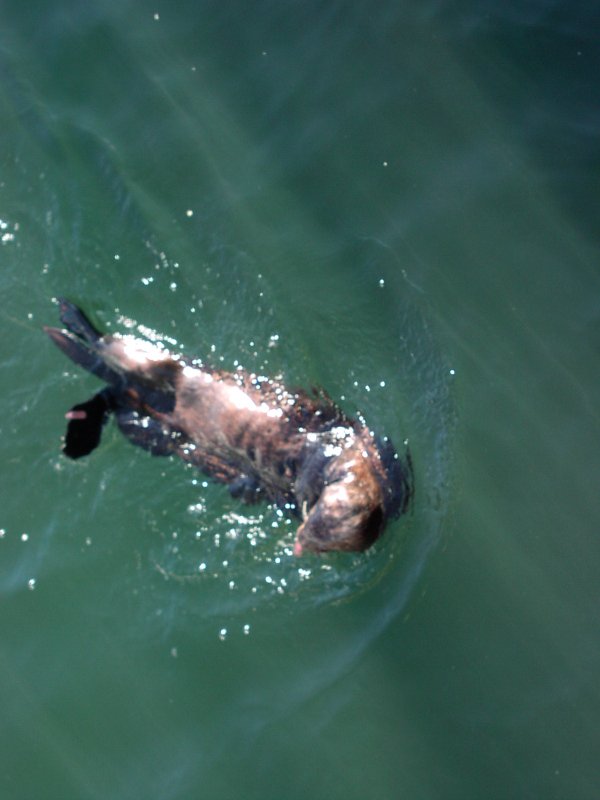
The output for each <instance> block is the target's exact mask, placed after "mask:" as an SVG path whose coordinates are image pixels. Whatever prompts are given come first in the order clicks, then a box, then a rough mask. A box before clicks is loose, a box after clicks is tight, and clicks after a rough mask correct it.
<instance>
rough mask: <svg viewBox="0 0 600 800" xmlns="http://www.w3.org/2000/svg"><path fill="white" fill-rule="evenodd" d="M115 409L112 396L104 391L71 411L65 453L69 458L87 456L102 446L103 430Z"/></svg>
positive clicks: (68, 414)
mask: <svg viewBox="0 0 600 800" xmlns="http://www.w3.org/2000/svg"><path fill="white" fill-rule="evenodd" d="M112 408H113V403H112V396H111V394H110V392H109V391H108V390H106V389H104V390H103V391H102V392H99V393H98V394H96V395H94V397H92V398H91V399H90V400H87V401H86V402H85V403H79V404H78V405H76V406H73V408H72V409H71V410H70V411H67V413H66V415H65V416H66V418H67V419H68V420H69V424H68V425H67V433H66V437H65V446H64V447H63V453H64V454H65V455H66V456H68V457H69V458H81V457H82V456H87V455H88V454H89V453H91V452H92V450H95V449H96V447H98V445H99V444H100V437H101V435H102V428H103V427H104V424H105V423H106V421H107V420H108V415H109V413H110V411H111V410H112Z"/></svg>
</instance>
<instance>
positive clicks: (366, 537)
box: [294, 472, 385, 556]
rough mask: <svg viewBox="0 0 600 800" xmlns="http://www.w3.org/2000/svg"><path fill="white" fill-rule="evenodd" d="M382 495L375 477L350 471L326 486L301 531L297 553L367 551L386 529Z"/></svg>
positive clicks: (295, 547)
mask: <svg viewBox="0 0 600 800" xmlns="http://www.w3.org/2000/svg"><path fill="white" fill-rule="evenodd" d="M384 522H385V519H384V513H383V502H382V493H381V489H380V487H379V484H378V483H377V481H376V480H375V478H374V476H370V478H369V479H366V478H365V477H363V479H362V480H359V478H358V475H357V474H355V473H353V472H350V473H348V474H347V475H346V477H345V478H344V479H343V480H340V481H337V482H335V483H330V484H329V485H327V486H325V488H324V489H323V491H322V493H321V496H320V497H319V499H318V501H317V503H316V504H315V505H314V506H313V507H312V508H311V510H310V512H309V514H308V516H307V517H306V519H305V520H304V522H303V523H302V525H301V526H300V527H299V528H298V533H297V536H296V543H295V546H294V554H295V555H297V556H300V555H302V554H303V553H305V552H318V553H323V552H327V551H330V550H346V551H353V550H354V551H360V550H366V549H367V548H368V547H370V546H371V545H372V544H373V542H375V540H376V539H377V538H378V537H379V535H380V533H381V532H382V530H383V527H384Z"/></svg>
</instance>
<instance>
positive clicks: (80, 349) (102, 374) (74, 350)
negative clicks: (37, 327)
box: [44, 326, 119, 384]
mask: <svg viewBox="0 0 600 800" xmlns="http://www.w3.org/2000/svg"><path fill="white" fill-rule="evenodd" d="M44 331H45V332H46V333H47V334H48V336H49V337H50V338H51V339H52V341H53V342H54V344H55V345H56V346H57V347H58V348H59V349H60V350H62V351H63V353H64V354H65V355H66V356H68V357H69V358H70V359H71V361H74V362H75V363H76V364H79V366H81V367H84V369H87V370H88V371H89V372H91V373H93V374H94V375H96V376H97V377H98V378H100V379H101V380H103V381H106V383H112V384H117V383H118V382H119V374H118V373H117V372H116V371H115V370H114V369H111V368H110V367H108V366H107V365H106V364H105V362H104V360H103V358H102V357H101V356H100V354H99V353H98V352H97V351H96V350H94V349H92V348H90V347H88V346H87V345H86V344H85V343H84V342H82V340H81V339H78V338H77V336H74V335H73V334H72V333H69V331H60V330H59V329H58V328H49V327H48V326H44Z"/></svg>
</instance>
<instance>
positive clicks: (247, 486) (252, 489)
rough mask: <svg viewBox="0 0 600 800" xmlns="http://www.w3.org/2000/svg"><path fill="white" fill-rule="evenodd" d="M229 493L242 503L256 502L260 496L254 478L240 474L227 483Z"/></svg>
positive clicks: (258, 487)
mask: <svg viewBox="0 0 600 800" xmlns="http://www.w3.org/2000/svg"><path fill="white" fill-rule="evenodd" d="M229 493H230V494H231V496H232V497H235V498H237V499H239V500H242V501H243V502H244V503H256V502H258V500H259V498H260V493H261V489H260V486H259V484H258V481H257V480H256V478H253V477H251V476H250V475H240V476H239V478H236V479H235V480H233V481H231V483H230V484H229Z"/></svg>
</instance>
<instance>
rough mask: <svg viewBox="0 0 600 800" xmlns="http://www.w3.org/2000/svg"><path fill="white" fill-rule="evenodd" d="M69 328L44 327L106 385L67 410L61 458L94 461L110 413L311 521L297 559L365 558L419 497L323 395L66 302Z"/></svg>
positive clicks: (383, 446)
mask: <svg viewBox="0 0 600 800" xmlns="http://www.w3.org/2000/svg"><path fill="white" fill-rule="evenodd" d="M58 302H59V307H60V318H61V321H62V323H63V324H64V325H65V327H66V330H59V329H58V328H51V327H45V328H44V330H45V332H46V333H47V334H48V336H49V337H50V338H51V339H52V341H53V342H54V343H55V344H56V345H57V346H58V347H59V348H60V349H61V350H62V351H63V352H64V353H65V354H66V355H67V356H69V358H71V359H72V360H73V361H74V362H75V363H77V364H79V365H81V366H82V367H85V368H86V369H87V370H89V371H90V372H92V373H93V374H94V375H96V376H97V377H98V378H100V379H101V380H102V381H104V382H105V383H106V384H107V386H106V387H105V388H104V389H102V390H101V391H100V392H98V394H96V395H94V397H92V398H91V399H90V400H88V401H86V402H85V403H80V404H78V405H76V406H74V407H73V408H72V409H71V410H70V411H68V412H67V414H66V418H67V419H68V425H67V433H66V438H65V444H64V448H63V452H64V453H65V454H66V455H67V456H69V457H70V458H80V457H81V456H85V455H87V454H88V453H90V452H91V451H92V450H94V448H95V447H96V446H97V445H98V444H99V442H100V435H101V432H102V428H103V426H104V424H105V423H106V422H107V420H108V418H109V416H110V415H111V414H112V415H114V417H115V419H116V421H117V425H118V426H119V428H120V429H121V431H122V432H123V434H124V435H125V436H126V437H127V438H128V439H129V440H130V441H131V442H133V443H134V444H136V445H139V446H140V447H143V448H144V449H146V450H149V451H150V452H151V453H153V454H154V455H176V456H179V457H180V458H181V459H183V461H186V462H189V463H191V464H193V465H195V466H196V467H198V468H199V469H201V470H202V471H203V472H204V473H206V474H208V475H210V476H211V477H212V478H214V479H215V480H217V481H220V482H221V483H225V484H227V485H228V487H229V491H230V492H231V494H232V495H233V496H234V497H239V498H241V499H242V500H243V501H245V502H248V503H253V502H257V501H258V500H260V499H265V500H267V501H268V502H271V503H275V504H277V505H279V506H284V507H285V508H287V509H290V510H291V511H292V513H295V514H297V515H298V516H301V518H302V522H301V524H300V526H299V527H298V531H297V534H296V540H295V545H294V553H295V554H296V555H298V556H299V555H302V553H304V552H306V551H312V552H324V551H328V550H365V549H366V548H368V547H369V546H370V545H372V544H373V542H374V541H375V540H376V539H377V538H378V537H379V535H380V534H381V532H382V531H383V528H384V526H385V524H386V522H387V520H388V519H389V518H390V517H392V516H398V515H400V514H401V513H403V512H404V511H405V510H406V508H407V506H408V503H409V500H410V497H411V495H412V469H411V464H410V457H409V456H408V455H407V458H406V459H401V458H399V457H398V455H397V454H396V453H395V451H394V448H393V446H392V444H391V442H390V441H389V440H387V439H383V440H382V439H379V438H377V437H376V436H375V435H374V434H373V433H372V432H371V431H370V430H369V428H368V427H367V426H366V425H365V424H364V422H363V421H362V420H356V419H351V418H349V417H347V416H346V415H345V414H344V413H343V412H342V411H341V410H340V409H339V408H338V406H337V405H336V404H335V403H334V402H333V401H332V400H331V399H330V398H329V396H328V395H327V394H326V393H325V392H322V391H319V392H317V391H315V390H313V392H312V393H309V392H306V391H303V390H295V391H292V390H290V389H288V388H286V387H285V386H284V385H283V383H281V382H280V381H279V380H276V379H271V378H268V377H265V376H262V375H256V374H254V373H251V372H246V371H244V370H242V369H238V370H236V371H235V372H233V373H230V372H225V371H223V370H218V369H214V368H212V367H210V366H207V365H206V364H204V363H203V362H201V361H200V360H198V359H193V360H192V359H188V358H186V357H184V356H182V355H179V354H176V353H170V352H169V351H168V350H167V349H165V348H164V347H163V346H162V345H161V344H154V343H151V342H148V341H145V340H143V339H138V338H134V337H132V336H121V335H118V334H115V335H103V334H101V333H100V331H98V330H96V328H95V327H94V326H93V325H92V323H91V322H90V321H89V319H88V318H87V317H86V316H85V314H84V313H83V311H81V309H79V308H78V307H77V306H76V305H74V304H73V303H71V302H69V301H68V300H65V299H59V301H58Z"/></svg>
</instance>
